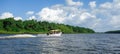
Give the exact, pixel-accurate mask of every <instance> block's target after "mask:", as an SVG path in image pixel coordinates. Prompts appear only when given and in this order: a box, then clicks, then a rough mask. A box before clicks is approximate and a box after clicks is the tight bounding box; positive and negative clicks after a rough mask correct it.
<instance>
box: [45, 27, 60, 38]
mask: <svg viewBox="0 0 120 54" xmlns="http://www.w3.org/2000/svg"><path fill="white" fill-rule="evenodd" d="M47 35H48V36H61V35H62V32H61V31H60V30H59V29H56V30H50V31H49V33H47Z"/></svg>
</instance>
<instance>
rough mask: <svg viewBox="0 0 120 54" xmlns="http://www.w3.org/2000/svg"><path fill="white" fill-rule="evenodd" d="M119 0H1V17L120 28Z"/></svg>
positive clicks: (91, 27) (110, 28)
mask: <svg viewBox="0 0 120 54" xmlns="http://www.w3.org/2000/svg"><path fill="white" fill-rule="evenodd" d="M119 10H120V0H0V19H5V18H9V17H14V19H15V20H32V19H34V20H38V21H48V22H55V23H63V24H69V25H73V26H80V27H86V28H90V29H93V30H95V31H96V32H105V31H110V30H120V20H119V19H120V11H119Z"/></svg>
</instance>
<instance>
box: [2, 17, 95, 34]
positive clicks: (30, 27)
mask: <svg viewBox="0 0 120 54" xmlns="http://www.w3.org/2000/svg"><path fill="white" fill-rule="evenodd" d="M51 29H60V30H61V31H62V32H63V33H94V31H93V30H92V29H89V28H84V27H78V26H71V25H65V24H59V23H50V22H46V21H37V20H24V21H22V20H14V18H6V19H0V33H1V34H18V33H32V34H33V33H36V34H38V33H46V32H48V31H49V30H51Z"/></svg>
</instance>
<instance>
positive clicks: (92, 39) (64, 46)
mask: <svg viewBox="0 0 120 54" xmlns="http://www.w3.org/2000/svg"><path fill="white" fill-rule="evenodd" d="M21 35H22V34H21ZM5 36H12V35H5V34H4V35H3V34H1V35H0V37H5ZM32 36H35V37H27V38H7V39H0V54H119V53H120V34H63V35H62V36H61V37H48V36H46V35H45V34H39V35H37V34H36V35H32Z"/></svg>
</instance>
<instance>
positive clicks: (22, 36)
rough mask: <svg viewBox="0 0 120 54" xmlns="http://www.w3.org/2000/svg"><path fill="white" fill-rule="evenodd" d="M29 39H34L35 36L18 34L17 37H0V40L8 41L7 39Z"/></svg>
mask: <svg viewBox="0 0 120 54" xmlns="http://www.w3.org/2000/svg"><path fill="white" fill-rule="evenodd" d="M30 37H36V36H35V35H30V34H18V35H11V36H4V37H0V39H8V38H30Z"/></svg>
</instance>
